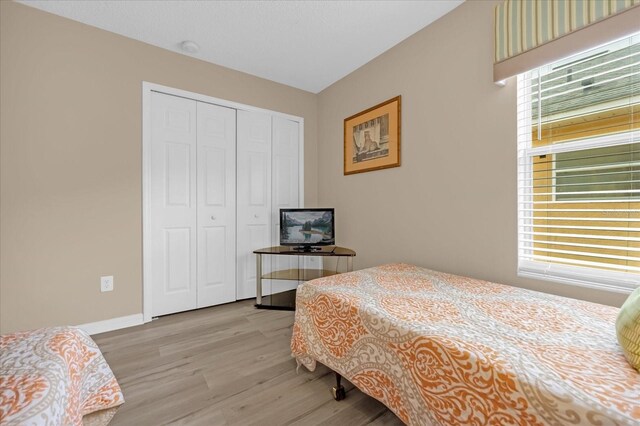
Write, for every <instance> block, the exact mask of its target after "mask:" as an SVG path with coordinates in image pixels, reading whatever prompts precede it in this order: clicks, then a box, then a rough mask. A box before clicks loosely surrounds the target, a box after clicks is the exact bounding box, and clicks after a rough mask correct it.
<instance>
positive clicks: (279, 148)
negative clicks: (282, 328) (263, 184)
mask: <svg viewBox="0 0 640 426" xmlns="http://www.w3.org/2000/svg"><path fill="white" fill-rule="evenodd" d="M299 140H300V129H299V125H298V123H297V122H295V121H291V120H287V119H286V118H283V117H273V149H272V159H273V170H272V178H271V180H272V182H273V188H272V200H273V202H272V210H273V211H272V215H271V219H272V224H271V229H272V233H271V244H270V245H272V246H277V245H280V209H293V208H298V207H299V206H300V179H299V176H300V174H299V173H300V171H299V155H300V151H299V145H300V144H299ZM303 261H304V258H301V257H300V256H263V262H270V264H269V265H267V266H268V267H269V268H270V269H271V270H272V271H284V270H297V269H299V268H302V267H303ZM298 284H299V282H298V281H293V280H264V281H263V282H262V286H263V288H262V294H265V295H266V294H273V293H280V292H282V291H286V290H292V289H294V288H296V287H297V286H298Z"/></svg>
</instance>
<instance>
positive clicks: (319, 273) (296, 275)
mask: <svg viewBox="0 0 640 426" xmlns="http://www.w3.org/2000/svg"><path fill="white" fill-rule="evenodd" d="M336 274H338V272H336V271H335V270H331V269H283V270H280V271H273V272H269V273H268V274H264V275H263V276H262V279H263V280H293V281H310V280H315V279H316V278H322V277H328V276H331V275H336Z"/></svg>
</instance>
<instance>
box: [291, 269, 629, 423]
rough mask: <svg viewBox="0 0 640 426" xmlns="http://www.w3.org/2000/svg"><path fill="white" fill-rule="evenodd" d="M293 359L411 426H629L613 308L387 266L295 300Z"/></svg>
mask: <svg viewBox="0 0 640 426" xmlns="http://www.w3.org/2000/svg"><path fill="white" fill-rule="evenodd" d="M296 307H297V309H296V316H295V323H294V326H293V338H292V342H291V349H292V352H293V356H295V357H296V359H297V360H298V362H299V363H301V364H303V365H305V366H306V367H307V368H308V369H309V370H311V371H313V370H314V369H315V366H316V361H318V362H321V363H323V364H325V365H326V366H328V367H329V368H331V369H333V370H334V371H336V372H338V373H340V374H341V375H343V376H344V377H345V378H347V379H348V380H349V381H351V382H352V383H353V384H354V385H356V386H357V387H358V388H359V389H361V390H362V391H363V392H365V393H367V394H369V395H371V396H372V397H374V398H376V399H378V400H379V401H381V402H382V403H384V404H385V405H386V406H387V407H389V408H390V409H391V410H392V411H393V412H394V413H395V414H396V415H397V416H398V417H399V418H400V419H401V420H402V421H404V422H405V423H407V424H412V425H413V424H415V425H447V426H448V425H638V424H640V374H639V373H638V372H636V371H635V370H634V369H633V368H632V367H631V366H630V365H629V364H628V363H627V361H626V359H625V358H624V356H623V354H622V352H621V349H620V348H619V346H618V344H617V340H616V333H615V318H616V314H617V312H618V309H617V308H613V307H608V306H603V305H597V304H593V303H588V302H581V301H578V300H573V299H567V298H562V297H557V296H553V295H548V294H543V293H537V292H533V291H528V290H524V289H519V288H516V287H510V286H504V285H499V284H494V283H489V282H485V281H480V280H475V279H471V278H464V277H460V276H455V275H449V274H444V273H439V272H434V271H430V270H427V269H422V268H418V267H415V266H411V265H405V264H392V265H385V266H380V267H377V268H371V269H365V270H362V271H357V272H352V273H347V274H342V275H336V276H332V277H327V278H321V279H318V280H313V281H310V282H307V283H305V284H303V285H301V286H300V287H298V290H297V299H296Z"/></svg>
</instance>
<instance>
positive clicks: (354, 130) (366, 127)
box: [344, 96, 400, 175]
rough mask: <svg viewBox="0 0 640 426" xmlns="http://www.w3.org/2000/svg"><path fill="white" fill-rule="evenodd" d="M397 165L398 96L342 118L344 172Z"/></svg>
mask: <svg viewBox="0 0 640 426" xmlns="http://www.w3.org/2000/svg"><path fill="white" fill-rule="evenodd" d="M398 166H400V96H397V97H395V98H393V99H389V100H388V101H386V102H383V103H381V104H378V105H376V106H374V107H371V108H369V109H367V110H364V111H362V112H359V113H358V114H356V115H352V116H351V117H349V118H345V119H344V174H345V175H350V174H353V173H362V172H370V171H372V170H380V169H387V168H389V167H398Z"/></svg>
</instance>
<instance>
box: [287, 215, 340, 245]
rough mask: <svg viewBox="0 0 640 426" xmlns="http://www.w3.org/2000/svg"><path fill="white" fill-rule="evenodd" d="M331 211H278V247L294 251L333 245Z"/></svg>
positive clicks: (332, 217) (334, 241)
mask: <svg viewBox="0 0 640 426" xmlns="http://www.w3.org/2000/svg"><path fill="white" fill-rule="evenodd" d="M335 243H336V238H335V223H334V210H333V209H329V208H327V209H280V245H281V246H295V248H296V250H307V251H309V250H313V248H314V247H317V246H332V245H335Z"/></svg>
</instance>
